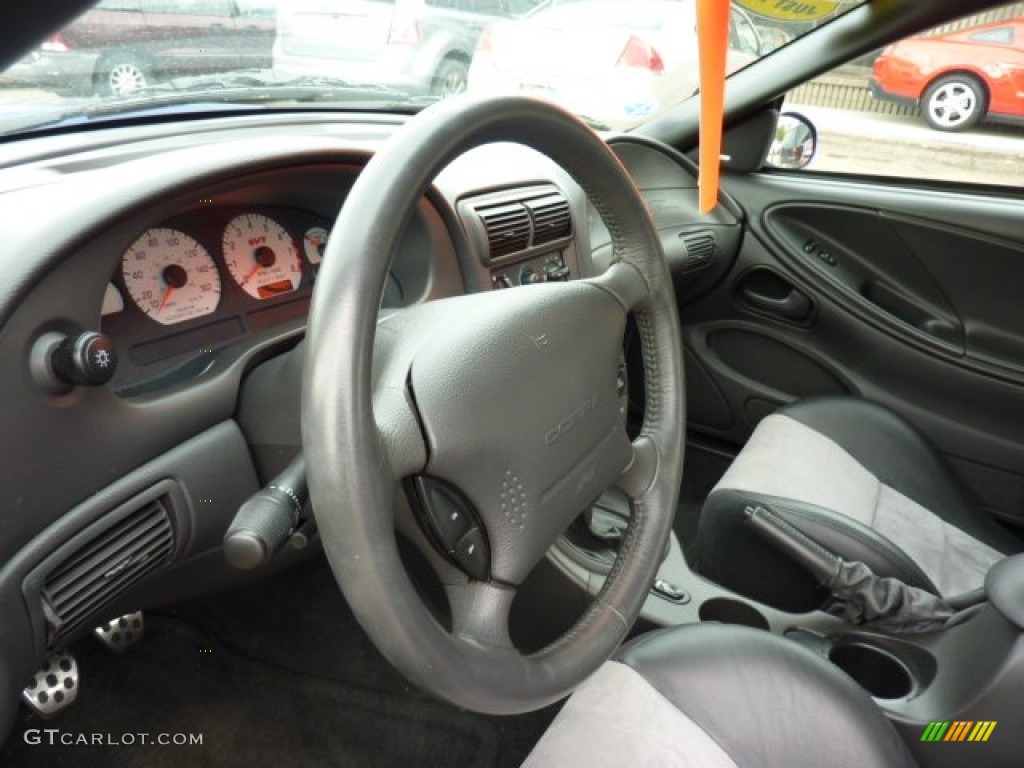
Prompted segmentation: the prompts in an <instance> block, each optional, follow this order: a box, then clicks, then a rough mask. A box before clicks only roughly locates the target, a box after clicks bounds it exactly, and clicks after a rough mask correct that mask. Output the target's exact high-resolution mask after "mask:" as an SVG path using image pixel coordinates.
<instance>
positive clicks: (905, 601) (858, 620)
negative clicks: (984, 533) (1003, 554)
mask: <svg viewBox="0 0 1024 768" xmlns="http://www.w3.org/2000/svg"><path fill="white" fill-rule="evenodd" d="M744 514H745V515H746V522H747V525H748V526H750V528H751V529H752V530H753V531H754V532H755V533H757V534H758V535H759V536H760V537H761V538H763V539H764V540H765V541H767V542H769V543H771V544H772V545H774V546H775V547H776V548H778V549H779V551H781V552H783V553H784V554H786V555H787V556H788V557H790V558H791V559H792V560H793V561H794V562H796V563H798V564H799V565H800V566H802V567H803V568H805V569H806V570H808V571H809V572H810V573H811V574H812V575H813V576H814V577H815V578H816V579H817V580H818V582H819V583H820V584H821V585H822V586H823V587H825V589H827V590H828V591H829V592H830V593H831V599H830V601H829V603H828V604H827V605H826V606H825V608H824V610H825V611H827V612H828V613H831V614H832V615H834V616H838V617H840V618H842V619H844V620H846V621H848V622H850V623H851V624H860V625H868V626H871V627H874V628H876V629H882V630H886V631H889V632H893V633H897V634H913V633H918V632H931V631H935V630H937V629H944V628H946V627H950V626H953V625H954V624H958V623H959V622H961V621H963V620H964V619H966V618H967V617H968V616H969V615H971V613H972V610H973V609H974V608H976V607H977V606H978V605H979V604H980V603H981V602H983V601H984V600H985V593H984V592H969V593H966V594H964V595H959V596H955V597H951V598H948V599H947V598H943V597H941V596H939V595H933V594H931V593H930V592H927V591H925V590H923V589H920V588H918V587H913V586H910V585H909V584H905V583H904V582H902V581H900V580H899V579H896V578H892V577H888V576H885V577H883V576H878V575H876V574H875V573H874V572H873V571H872V570H871V569H870V568H869V567H868V566H867V565H865V564H864V563H861V562H857V561H852V560H844V559H843V558H841V557H839V556H838V555H836V554H834V553H833V552H830V551H829V550H828V549H826V548H825V547H823V546H821V545H820V544H818V542H816V541H814V540H813V539H811V538H810V537H809V536H807V535H806V534H804V533H803V532H802V531H800V530H798V529H797V528H795V527H794V526H792V525H790V524H789V523H788V522H787V521H786V520H784V519H783V518H782V517H781V516H780V515H779V514H778V513H777V512H775V511H774V510H772V509H771V508H770V507H767V506H766V505H761V504H759V505H756V506H750V507H747V508H746V509H745V510H744Z"/></svg>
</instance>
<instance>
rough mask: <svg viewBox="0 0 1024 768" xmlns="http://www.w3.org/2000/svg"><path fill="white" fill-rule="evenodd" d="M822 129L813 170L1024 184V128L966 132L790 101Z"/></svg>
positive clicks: (990, 127) (992, 127)
mask: <svg viewBox="0 0 1024 768" xmlns="http://www.w3.org/2000/svg"><path fill="white" fill-rule="evenodd" d="M786 109H787V110H791V111H794V112H800V113H802V114H804V115H805V116H807V117H808V118H810V120H811V122H813V123H814V124H815V126H816V127H817V128H818V154H817V156H816V157H815V158H814V160H813V162H812V163H811V166H810V167H811V168H812V169H813V170H819V171H837V172H844V171H845V172H848V173H863V174H869V175H875V174H877V175H880V176H897V177H905V178H914V179H936V180H944V181H962V182H972V183H977V184H1000V185H1004V186H1007V185H1009V186H1014V187H1018V188H1019V187H1021V186H1024V128H1020V127H1011V126H1002V125H987V124H986V125H981V126H978V127H977V128H974V129H972V130H970V131H967V132H964V133H944V132H942V131H935V130H932V129H931V128H929V127H928V126H927V125H926V124H925V123H924V121H923V119H921V118H917V117H897V116H893V115H877V114H872V113H866V112H850V111H846V110H839V109H826V108H823V107H805V106H801V105H796V104H793V105H791V104H787V105H786Z"/></svg>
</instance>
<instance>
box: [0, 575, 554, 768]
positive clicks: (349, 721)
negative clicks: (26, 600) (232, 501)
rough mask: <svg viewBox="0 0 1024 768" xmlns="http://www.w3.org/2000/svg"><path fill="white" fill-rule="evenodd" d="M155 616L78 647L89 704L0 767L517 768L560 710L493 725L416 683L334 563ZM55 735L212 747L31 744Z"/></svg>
mask: <svg viewBox="0 0 1024 768" xmlns="http://www.w3.org/2000/svg"><path fill="white" fill-rule="evenodd" d="M147 621H148V624H147V635H146V638H145V639H144V640H143V642H141V643H140V644H138V645H136V646H134V647H133V648H131V649H129V650H128V651H126V652H125V653H123V654H122V655H120V656H117V655H114V654H112V653H110V652H109V651H107V650H106V649H105V648H103V647H101V646H100V645H99V644H98V643H96V642H94V641H93V640H92V639H91V638H87V639H86V640H85V641H83V642H80V643H79V644H78V645H77V646H76V647H74V648H73V651H74V653H75V655H76V657H77V659H78V661H79V665H80V669H81V673H82V679H81V690H80V694H79V699H78V701H77V702H76V703H75V704H74V705H73V706H72V707H70V708H69V709H68V710H67V711H65V712H64V713H62V714H60V715H59V716H57V717H55V718H52V719H49V720H41V719H39V718H37V717H33V716H30V715H28V714H26V713H24V712H23V713H22V716H21V719H20V722H19V723H17V724H16V725H15V727H14V729H13V731H12V734H11V736H10V738H9V739H8V742H7V744H6V745H5V746H4V747H3V748H2V749H0V765H3V766H18V767H19V768H21V767H22V766H24V768H36V767H37V766H38V767H39V768H44V767H45V768H61V767H62V766H75V767H76V768H92V767H93V766H96V767H97V768H99V767H100V766H102V768H134V767H135V766H139V767H145V768H164V766H167V767H168V768H170V766H178V765H188V766H196V768H206V767H209V768H215V767H218V768H219V767H220V766H247V768H288V767H289V766H303V768H305V767H307V766H309V767H311V768H312V767H315V766H332V768H348V767H349V766H351V767H352V768H360V767H361V766H367V767H372V768H377V767H378V766H380V767H384V766H402V767H403V768H435V766H436V767H437V768H442V767H444V768H457V767H458V766H473V767H475V766H482V767H487V768H489V767H491V766H494V768H512V766H518V765H519V764H520V763H521V762H522V760H523V759H524V758H525V757H526V755H527V754H528V753H529V750H530V749H531V748H532V746H533V744H534V743H535V742H536V740H537V739H538V738H539V737H540V734H541V733H543V731H544V728H546V726H547V724H548V723H549V722H550V720H551V719H552V718H553V716H554V713H555V709H554V708H548V709H547V710H543V711H541V712H539V713H534V714H531V715H524V716H518V717H504V718H499V717H487V716H482V715H477V714H474V713H470V712H465V711H462V710H459V709H457V708H455V707H451V706H449V705H447V704H444V703H441V702H439V701H436V700H435V699H433V698H431V697H429V696H427V695H426V694H424V693H423V692H421V691H419V690H417V689H416V688H414V687H412V686H411V685H410V684H409V683H407V682H406V681H405V679H404V678H402V677H401V676H400V675H399V674H398V673H397V672H395V671H394V670H393V669H392V667H391V666H390V665H389V664H388V663H387V662H386V661H385V660H384V659H383V658H382V657H381V656H380V654H379V653H378V652H377V651H376V649H375V648H374V647H373V645H372V644H371V643H370V641H369V639H368V638H367V637H366V636H365V634H363V632H362V630H361V629H360V628H359V626H358V624H357V623H356V622H355V619H354V618H353V616H352V614H351V612H350V611H349V609H348V607H347V606H346V604H345V601H344V600H343V599H342V597H341V595H340V593H339V591H338V589H337V586H336V585H335V583H334V581H333V579H332V577H331V575H330V572H329V571H328V569H327V567H326V565H325V563H324V562H323V560H322V559H317V560H315V561H313V562H310V563H307V564H305V565H302V566H299V567H298V568H295V569H293V570H291V571H290V572H288V573H286V574H283V575H279V576H275V577H272V578H268V579H265V580H263V581H260V582H257V583H254V584H251V585H249V586H247V587H245V588H243V589H240V590H236V591H234V592H231V593H227V594H224V595H219V596H215V597H211V598H206V599H203V600H199V601H194V602H190V603H187V604H182V605H177V606H171V607H168V608H164V609H161V610H160V611H159V612H155V613H151V614H149V615H148V616H147ZM41 728H56V729H59V730H60V732H61V733H62V734H68V736H67V737H65V738H69V737H71V736H74V737H76V738H77V735H78V734H87V735H90V734H94V733H101V734H112V736H113V737H114V738H117V739H119V740H121V741H126V739H125V738H123V737H122V734H141V733H147V734H150V737H152V738H156V736H157V734H164V733H166V734H177V733H184V734H201V735H202V744H201V745H192V746H184V745H183V746H173V745H167V746H159V745H140V744H138V743H136V744H132V745H125V744H120V745H116V746H105V745H89V746H84V745H81V744H78V745H70V746H50V745H49V744H47V743H46V741H45V739H47V738H49V737H47V736H45V735H44V737H43V738H44V743H43V744H39V745H31V744H27V743H26V740H25V732H26V730H27V729H41ZM58 738H59V737H58ZM139 740H140V739H139V738H138V737H136V738H135V741H136V742H138V741H139Z"/></svg>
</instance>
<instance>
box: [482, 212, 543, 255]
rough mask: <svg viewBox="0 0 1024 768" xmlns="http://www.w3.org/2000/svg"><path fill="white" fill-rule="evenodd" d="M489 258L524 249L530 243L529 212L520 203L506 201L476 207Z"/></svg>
mask: <svg viewBox="0 0 1024 768" xmlns="http://www.w3.org/2000/svg"><path fill="white" fill-rule="evenodd" d="M476 212H477V214H478V215H479V216H480V221H481V222H483V225H484V232H486V233H487V252H488V253H490V254H491V258H495V257H497V256H507V255H508V254H510V253H516V252H517V251H524V250H526V248H527V247H528V246H529V245H530V232H531V226H530V213H529V211H527V210H526V208H524V207H523V205H522V203H506V204H503V205H491V206H488V207H486V208H477V211H476Z"/></svg>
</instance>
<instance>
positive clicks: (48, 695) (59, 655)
mask: <svg viewBox="0 0 1024 768" xmlns="http://www.w3.org/2000/svg"><path fill="white" fill-rule="evenodd" d="M78 682H79V681H78V662H76V661H75V657H74V656H72V655H71V654H70V653H68V652H67V651H56V652H54V653H51V654H50V655H49V656H47V657H46V665H45V666H44V667H43V668H42V669H40V670H39V671H38V672H36V674H35V677H33V678H32V682H31V683H29V684H28V685H27V686H26V687H25V690H23V691H22V692H21V698H22V700H23V701H24V702H25V703H26V704H27V705H28V706H29V708H30V709H32V711H33V712H35V713H36V714H39V715H43V716H44V717H50V716H51V715H55V714H57V713H58V712H60V711H61V710H62V709H64V708H65V707H69V706H71V704H72V703H74V701H75V699H76V698H78Z"/></svg>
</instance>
